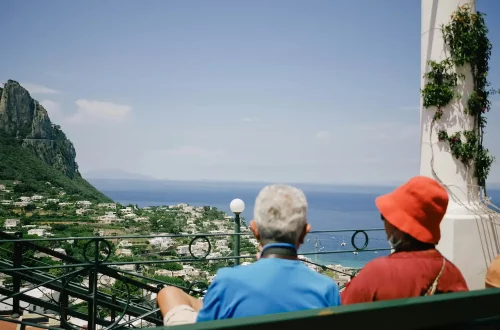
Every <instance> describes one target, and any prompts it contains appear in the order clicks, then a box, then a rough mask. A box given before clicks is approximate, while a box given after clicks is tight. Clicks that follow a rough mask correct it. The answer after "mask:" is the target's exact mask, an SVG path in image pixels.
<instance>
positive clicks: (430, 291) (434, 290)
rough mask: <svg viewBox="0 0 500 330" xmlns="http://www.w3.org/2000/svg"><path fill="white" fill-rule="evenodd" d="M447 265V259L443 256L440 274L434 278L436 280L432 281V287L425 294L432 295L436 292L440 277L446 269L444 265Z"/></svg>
mask: <svg viewBox="0 0 500 330" xmlns="http://www.w3.org/2000/svg"><path fill="white" fill-rule="evenodd" d="M445 265H446V259H445V258H443V266H441V270H440V271H439V274H438V276H436V279H435V280H434V282H432V285H431V287H430V288H429V289H428V290H427V292H426V293H425V296H432V295H433V294H434V293H435V292H436V289H437V285H438V282H439V278H440V277H441V275H442V274H443V271H444V266H445Z"/></svg>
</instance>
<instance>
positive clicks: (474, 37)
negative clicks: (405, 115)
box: [422, 4, 497, 187]
mask: <svg viewBox="0 0 500 330" xmlns="http://www.w3.org/2000/svg"><path fill="white" fill-rule="evenodd" d="M442 32H443V38H444V41H445V42H446V44H447V46H448V47H449V50H450V57H449V58H447V59H445V60H443V61H441V62H435V61H430V62H429V67H430V70H429V72H427V73H426V74H425V75H424V78H426V79H427V83H426V84H425V86H424V88H423V90H422V97H423V105H424V107H426V108H429V107H436V108H437V110H436V113H435V114H434V118H433V121H436V120H439V119H441V117H442V115H443V107H445V106H446V105H448V104H449V103H450V102H451V101H452V99H453V98H454V97H455V96H457V97H461V95H460V94H458V93H457V91H456V87H457V84H458V80H459V79H463V78H464V76H462V75H459V74H457V73H456V68H458V67H463V66H464V65H470V70H471V74H472V80H473V91H472V93H471V94H470V95H469V98H468V100H467V107H466V109H464V111H465V113H466V114H468V115H470V116H472V117H473V122H474V125H473V129H472V130H466V131H462V132H456V133H454V134H452V135H449V134H448V132H447V131H446V130H441V131H439V132H438V138H439V140H440V141H446V142H448V144H449V145H450V151H451V153H452V154H453V156H454V157H455V158H457V159H460V160H461V161H462V162H463V163H464V165H466V166H474V167H475V172H474V175H475V177H476V178H477V180H478V184H479V185H480V186H482V187H485V186H486V179H487V177H488V174H489V171H490V168H491V165H492V164H493V162H494V157H492V156H491V155H489V153H488V149H486V148H484V146H483V135H484V127H485V125H486V118H485V116H484V115H485V113H486V112H488V111H489V110H490V108H491V102H490V101H489V100H488V97H489V96H490V95H492V94H494V93H496V92H497V91H495V90H493V89H489V85H490V84H489V83H488V80H487V77H488V70H489V66H488V62H489V59H490V56H491V48H492V47H491V43H490V41H489V40H488V37H487V35H488V28H487V27H486V24H485V21H484V14H482V13H479V12H478V13H475V14H474V13H472V11H471V8H470V6H469V5H468V4H466V5H463V6H461V7H459V8H458V10H457V11H456V12H455V13H453V15H452V16H451V20H450V22H449V23H448V24H446V25H444V26H443V27H442Z"/></svg>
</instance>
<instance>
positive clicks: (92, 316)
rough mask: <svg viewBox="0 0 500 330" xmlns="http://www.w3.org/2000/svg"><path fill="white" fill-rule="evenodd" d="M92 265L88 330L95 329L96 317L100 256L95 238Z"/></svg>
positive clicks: (97, 241)
mask: <svg viewBox="0 0 500 330" xmlns="http://www.w3.org/2000/svg"><path fill="white" fill-rule="evenodd" d="M94 243H95V245H94V248H95V250H94V266H93V267H91V268H90V269H91V271H90V276H89V293H90V297H91V301H90V303H89V305H88V314H89V315H88V316H89V319H88V329H89V330H96V325H97V324H96V318H97V316H98V315H97V305H98V301H97V294H98V292H97V281H98V271H99V256H100V253H99V252H100V251H99V245H100V244H99V243H100V241H99V240H98V239H96V240H95V241H94Z"/></svg>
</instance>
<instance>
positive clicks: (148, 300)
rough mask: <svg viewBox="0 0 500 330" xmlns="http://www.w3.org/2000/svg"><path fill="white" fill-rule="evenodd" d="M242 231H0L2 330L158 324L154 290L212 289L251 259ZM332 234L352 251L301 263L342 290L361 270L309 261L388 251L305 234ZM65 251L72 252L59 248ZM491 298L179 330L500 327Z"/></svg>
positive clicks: (357, 240) (410, 302) (368, 237)
mask: <svg viewBox="0 0 500 330" xmlns="http://www.w3.org/2000/svg"><path fill="white" fill-rule="evenodd" d="M236 226H238V224H236ZM248 235H250V233H248V232H243V233H240V232H239V226H238V228H235V233H207V234H200V233H198V234H193V235H191V234H188V235H182V234H181V235H151V236H133V235H131V236H108V237H100V236H96V237H65V238H30V239H23V238H22V234H21V233H16V234H15V235H12V234H7V233H4V232H0V239H1V240H0V253H1V254H0V255H1V256H2V258H1V259H0V274H1V275H2V276H3V279H4V281H3V285H2V286H1V287H0V295H1V297H0V305H2V307H1V309H2V312H1V315H0V328H1V329H9V327H8V326H10V327H11V328H12V329H17V328H19V329H30V327H31V329H36V328H38V329H83V328H84V327H87V329H110V330H111V329H126V328H148V329H161V328H162V327H161V326H162V316H161V314H160V313H159V309H158V308H157V306H156V295H157V293H158V292H159V291H160V290H161V288H163V287H164V286H168V285H173V286H176V287H180V288H182V289H183V290H184V291H185V292H188V293H189V294H191V295H193V296H196V297H202V296H203V295H204V292H205V290H206V289H207V287H208V285H209V279H210V277H211V276H210V274H213V273H214V271H215V270H216V269H217V268H219V267H228V266H233V265H235V264H236V265H237V264H240V263H244V262H251V261H252V260H254V259H255V255H248V254H244V253H242V251H241V248H240V247H241V240H242V238H245V239H248ZM331 235H337V236H338V235H340V236H343V235H345V236H346V237H347V236H348V235H351V239H350V240H348V241H347V242H346V244H349V246H351V247H352V248H351V247H349V246H345V248H343V249H337V250H334V249H332V250H326V249H325V248H324V247H320V248H319V249H315V251H313V252H305V253H303V254H302V255H303V257H306V258H303V259H302V261H303V262H305V263H306V264H308V265H309V266H310V267H311V268H313V269H315V270H316V271H320V272H324V273H326V274H327V275H329V276H332V277H333V278H334V279H335V280H336V281H337V282H338V283H339V285H340V286H341V287H342V286H343V283H345V281H348V280H349V279H350V278H352V277H353V276H355V274H356V273H357V271H358V269H356V268H348V267H343V268H341V267H340V266H336V265H329V266H326V265H323V264H320V263H318V262H315V261H313V260H311V259H310V258H311V257H317V256H321V255H335V254H343V253H350V254H352V253H355V254H358V253H359V254H360V255H362V254H368V253H370V252H371V253H372V254H373V253H374V252H379V251H381V253H380V254H379V255H381V254H383V253H388V251H389V249H387V248H382V249H380V248H373V247H372V245H373V244H372V242H373V241H375V242H376V241H377V239H378V240H380V236H383V229H366V230H323V231H315V232H311V234H310V237H311V238H313V239H314V237H315V236H316V242H318V241H319V240H318V237H325V236H328V237H331ZM229 236H231V238H232V239H231V241H232V249H231V250H229V251H226V255H223V256H218V254H214V253H213V251H214V249H216V248H218V246H217V244H218V243H217V242H218V241H219V242H220V241H221V239H222V240H223V239H224V238H225V239H226V240H229V238H230V237H229ZM155 240H156V241H160V240H161V241H167V242H170V241H176V242H178V243H179V244H182V245H178V246H177V247H176V248H175V245H172V246H170V247H169V248H167V249H165V250H155V248H152V247H151V244H145V242H146V241H149V242H150V243H151V241H153V242H155V243H154V244H155V246H156V245H157V243H158V242H156V241H155ZM120 242H121V243H120ZM123 242H125V243H123ZM130 242H135V243H136V242H143V244H132V243H130ZM342 244H344V243H342ZM219 245H220V244H219ZM317 245H318V244H316V247H317ZM121 247H128V248H130V249H131V250H132V249H133V250H134V251H138V250H141V249H143V250H142V251H141V253H142V254H140V255H138V256H137V255H136V257H128V260H127V261H122V260H123V257H122V258H116V257H115V254H116V253H117V252H119V251H120V249H121ZM181 247H183V248H181ZM219 247H220V246H219ZM184 250H186V251H184ZM66 251H67V252H69V253H68V254H66V253H65V252H66ZM174 251H177V252H174ZM179 254H180V255H181V256H179ZM144 256H147V258H144ZM307 257H309V258H307ZM126 258H127V257H125V259H126ZM168 265H170V266H168ZM174 265H175V266H174ZM179 265H183V266H182V267H179ZM176 269H177V270H176ZM158 274H162V275H158ZM9 280H10V281H9ZM497 301H500V290H482V291H475V292H469V293H457V294H446V295H437V296H434V297H422V298H414V299H404V300H397V301H389V302H380V303H371V304H359V305H350V306H341V307H336V308H329V309H321V310H312V311H303V312H295V313H285V314H278V315H267V316H262V317H254V318H248V319H233V320H224V321H214V322H205V323H200V324H194V325H186V326H181V327H182V329H186V330H188V329H256V328H259V329H261V328H275V327H287V326H290V325H292V324H293V325H294V326H295V325H296V324H299V325H300V326H302V327H311V326H312V327H315V328H320V327H321V328H324V327H326V326H327V325H335V326H336V327H342V326H354V327H356V326H357V325H359V327H361V326H362V325H361V324H363V326H366V324H367V323H368V322H370V323H372V324H377V328H384V329H390V328H396V327H397V328H398V329H431V328H447V327H448V326H450V327H453V329H457V328H459V326H461V325H464V326H467V328H468V329H469V328H476V327H480V328H484V327H487V326H495V327H498V326H499V325H500V313H499V312H498V310H497V304H496V302H497ZM361 322H362V323H361ZM495 322H496V323H495ZM492 324H493V325H492ZM495 324H496V325H495ZM16 325H18V326H19V327H16ZM26 327H27V328H26ZM155 327H156V328H155Z"/></svg>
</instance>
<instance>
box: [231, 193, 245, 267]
mask: <svg viewBox="0 0 500 330" xmlns="http://www.w3.org/2000/svg"><path fill="white" fill-rule="evenodd" d="M229 208H230V209H231V212H233V213H234V240H233V242H234V246H233V251H234V264H235V265H239V264H240V258H239V256H240V214H241V213H242V212H243V211H244V210H245V202H243V201H242V200H241V199H239V198H236V199H233V200H232V201H231V204H229Z"/></svg>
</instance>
